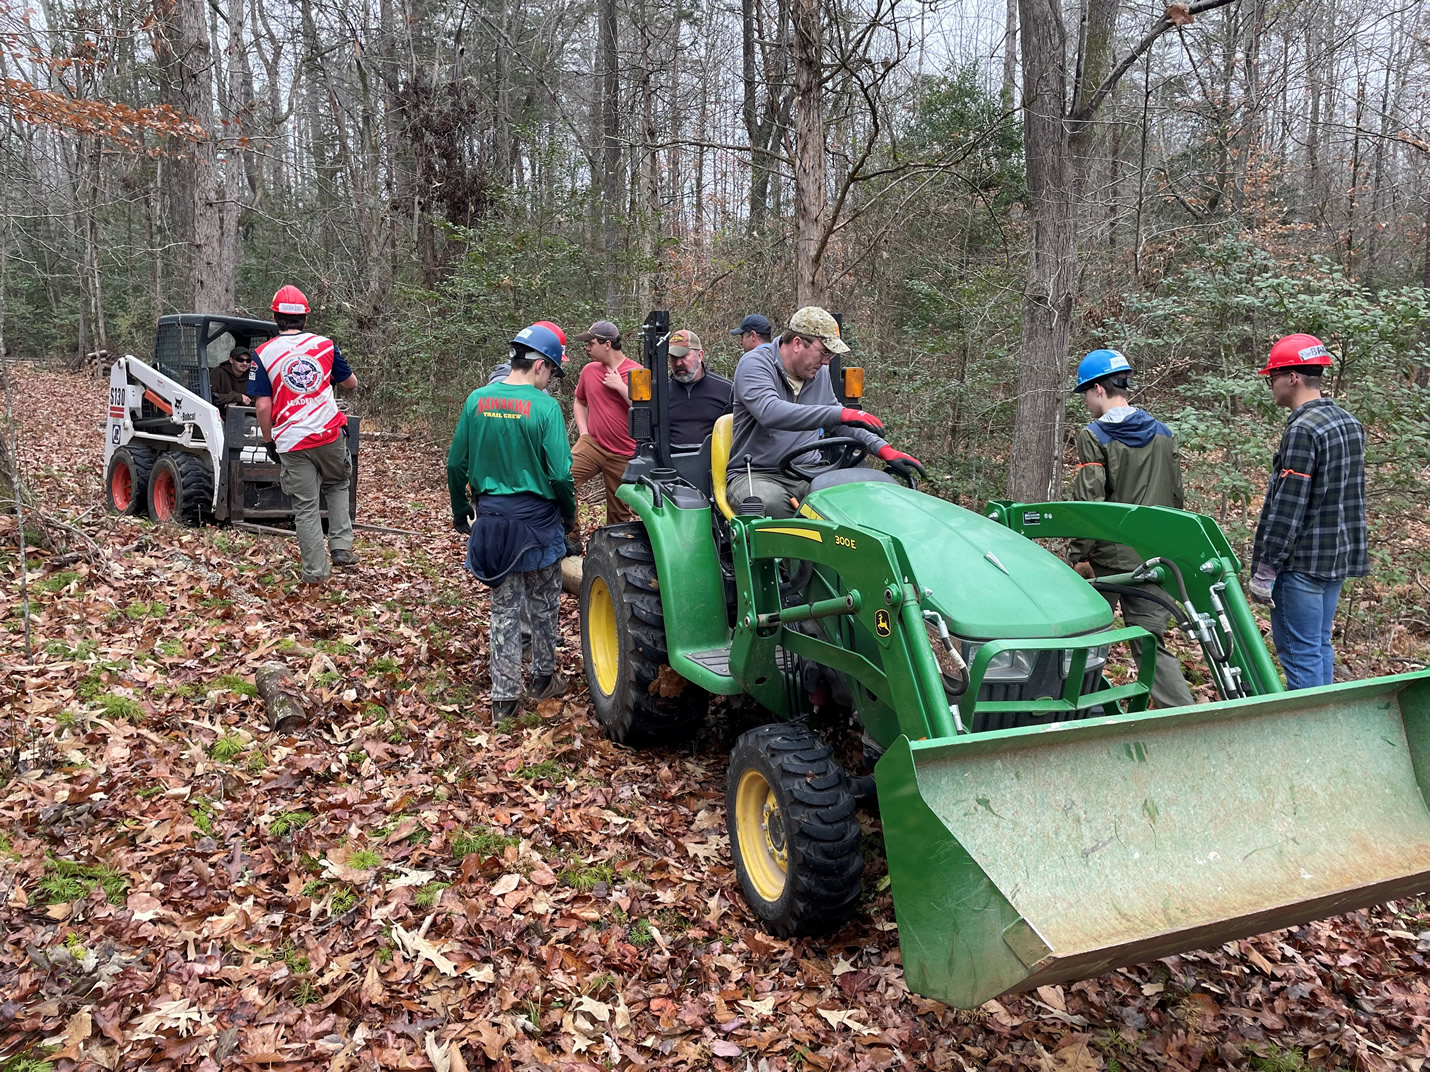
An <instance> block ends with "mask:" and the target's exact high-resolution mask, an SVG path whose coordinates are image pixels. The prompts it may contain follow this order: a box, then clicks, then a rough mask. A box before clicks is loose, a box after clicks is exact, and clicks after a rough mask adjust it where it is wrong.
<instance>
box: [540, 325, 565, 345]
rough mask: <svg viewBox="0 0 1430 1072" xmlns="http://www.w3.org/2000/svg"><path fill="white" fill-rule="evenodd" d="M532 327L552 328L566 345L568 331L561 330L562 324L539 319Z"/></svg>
mask: <svg viewBox="0 0 1430 1072" xmlns="http://www.w3.org/2000/svg"><path fill="white" fill-rule="evenodd" d="M532 327H539V328H550V329H551V330H552V331H553V332H554V333H555V335H556V337H557V338H558V339H560V340H561V345H562V346H565V345H566V332H564V331H562V330H561V325H560V324H554V323H552V322H551V321H550V320H538V321H537V322H536V323H535V324H533V325H532Z"/></svg>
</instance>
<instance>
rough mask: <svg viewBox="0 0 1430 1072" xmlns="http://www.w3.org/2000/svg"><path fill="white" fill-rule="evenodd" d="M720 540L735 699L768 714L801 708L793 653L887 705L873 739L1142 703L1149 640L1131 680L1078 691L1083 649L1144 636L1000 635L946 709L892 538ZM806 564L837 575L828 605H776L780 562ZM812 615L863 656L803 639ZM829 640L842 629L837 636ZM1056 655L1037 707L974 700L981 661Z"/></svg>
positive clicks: (924, 600)
mask: <svg viewBox="0 0 1430 1072" xmlns="http://www.w3.org/2000/svg"><path fill="white" fill-rule="evenodd" d="M731 544H732V550H733V559H734V570H735V580H736V590H737V600H738V605H737V608H736V613H735V629H734V636H733V640H732V644H731V651H730V673H731V674H732V675H733V676H734V677H735V679H736V680H737V681H738V682H739V683H740V685H741V686H742V688H743V689H744V691H745V692H748V693H749V694H750V695H751V696H754V697H755V698H756V699H757V700H759V701H760V702H761V703H763V704H764V705H765V706H766V707H768V708H769V709H770V710H772V711H774V712H776V713H781V714H782V715H783V716H784V717H785V718H793V717H794V716H795V715H796V714H797V713H798V711H799V710H800V698H799V697H798V695H796V694H795V690H796V689H797V683H796V682H794V681H792V680H791V676H792V675H789V674H788V673H786V672H785V668H784V666H783V665H782V659H783V655H782V653H788V654H790V655H796V656H801V657H803V658H805V659H808V660H810V661H811V662H814V663H818V664H820V665H821V666H827V667H829V668H831V669H833V670H836V671H838V672H840V673H842V674H844V675H846V676H847V677H849V678H851V679H852V680H854V681H855V682H857V683H858V685H859V686H860V688H861V689H862V690H863V693H861V696H860V699H859V700H858V701H857V702H858V704H859V706H860V708H861V712H863V711H864V708H865V704H869V705H870V706H876V707H879V708H882V709H884V710H892V711H893V713H894V715H895V717H896V718H897V733H890V732H887V731H886V730H885V728H884V727H883V726H882V725H880V724H879V721H880V720H878V719H876V718H867V717H866V720H865V721H866V725H867V726H868V727H869V729H870V732H871V733H872V734H873V735H874V737H875V738H876V740H879V742H880V744H884V745H887V744H888V743H890V741H891V740H892V738H893V737H894V736H896V735H897V734H902V735H903V736H905V737H908V738H909V739H911V740H923V739H928V738H946V737H954V736H957V735H959V734H961V733H965V732H967V729H968V727H971V726H972V725H973V724H974V720H975V717H976V716H977V714H979V713H980V712H996V711H1001V710H1004V709H1012V708H1017V709H1019V710H1025V711H1030V712H1036V713H1040V714H1048V715H1053V716H1062V717H1067V718H1076V717H1079V714H1080V713H1084V712H1087V711H1089V710H1091V709H1094V708H1102V707H1108V708H1109V709H1111V710H1118V709H1119V708H1118V707H1117V706H1115V705H1117V704H1119V703H1121V702H1125V703H1126V704H1127V709H1128V710H1132V711H1140V710H1142V709H1144V708H1145V707H1146V704H1147V699H1148V694H1149V691H1150V682H1151V680H1152V674H1153V663H1154V660H1155V657H1156V650H1155V645H1153V644H1151V643H1147V644H1143V645H1142V652H1143V656H1142V663H1141V667H1140V672H1139V675H1138V678H1137V680H1135V681H1133V682H1131V683H1129V684H1126V685H1122V686H1118V687H1117V688H1111V689H1099V690H1098V691H1096V692H1092V693H1088V694H1083V693H1082V692H1081V686H1082V682H1083V681H1084V674H1083V670H1084V667H1085V665H1086V662H1087V657H1088V653H1089V651H1091V650H1092V649H1094V648H1098V647H1101V646H1105V645H1111V644H1119V643H1123V642H1126V641H1131V640H1150V635H1149V634H1148V633H1147V632H1146V631H1145V630H1143V629H1139V628H1135V627H1133V628H1128V629H1118V630H1108V631H1098V632H1093V633H1084V634H1081V635H1078V636H1061V637H1053V638H1034V639H1021V638H1017V637H1013V638H1007V639H1004V640H999V641H995V642H992V643H987V644H984V645H983V647H982V649H981V650H980V651H979V653H978V655H977V657H976V658H975V659H974V660H973V665H972V666H971V667H970V669H969V678H968V682H967V685H966V687H965V689H964V692H963V696H962V698H961V699H960V700H959V702H958V705H957V706H956V707H955V706H954V705H952V704H950V699H949V696H948V694H947V692H946V691H945V687H944V682H943V677H942V676H941V674H940V670H939V666H938V662H937V660H936V657H935V655H934V650H933V647H932V641H931V640H930V636H929V629H928V626H927V625H926V615H934V616H938V615H940V614H941V610H940V608H939V607H938V604H937V593H935V592H932V591H930V590H928V589H925V588H921V587H920V585H919V583H918V579H917V578H916V576H915V575H914V570H913V568H912V566H911V565H910V563H909V558H908V555H907V554H906V553H905V551H904V548H903V545H902V544H901V543H900V541H899V540H898V539H897V538H895V537H893V536H890V535H888V534H886V533H881V532H877V531H874V530H871V529H866V528H857V527H853V526H846V525H841V524H837V523H835V522H831V521H813V520H807V519H806V518H803V517H801V518H795V519H793V520H789V521H784V520H772V519H764V518H760V519H756V518H749V519H746V518H741V517H736V518H735V519H734V521H733V522H732V524H731ZM782 561H783V562H798V561H805V562H811V563H814V564H815V565H816V566H818V567H822V568H823V570H824V571H825V572H826V575H832V576H837V577H838V579H839V590H838V591H837V592H831V593H830V594H829V595H828V597H827V598H824V599H817V600H814V601H812V602H809V603H803V604H797V605H794V606H789V605H787V602H786V601H784V600H782V597H781V592H780V577H779V568H780V567H779V563H780V562H782ZM822 618H847V619H850V620H851V621H853V622H855V623H857V625H858V626H859V627H860V629H859V631H860V633H861V634H863V635H864V636H865V637H869V638H873V646H872V648H869V649H868V654H865V653H864V652H863V651H860V650H855V649H854V648H853V647H852V646H851V645H849V644H848V643H835V642H832V641H831V640H826V639H824V638H822V637H820V636H815V635H811V634H810V633H809V632H806V631H803V630H801V629H799V628H798V626H799V625H800V624H802V623H805V622H810V621H815V620H819V619H822ZM835 635H836V636H841V634H839V633H836V634H835ZM1015 648H1016V649H1027V650H1059V651H1065V652H1068V653H1069V656H1070V660H1071V669H1070V672H1069V674H1068V675H1067V677H1066V682H1065V685H1064V686H1063V691H1062V694H1061V695H1060V696H1059V697H1048V698H1046V699H1040V700H1024V701H1017V702H1014V703H1004V702H998V701H991V700H980V699H978V696H979V692H980V687H981V685H982V683H983V679H984V675H985V673H986V672H987V670H988V667H989V665H990V663H991V661H992V660H993V659H994V658H995V657H996V656H997V655H999V654H1000V653H1001V652H1003V651H1005V650H1009V649H1015Z"/></svg>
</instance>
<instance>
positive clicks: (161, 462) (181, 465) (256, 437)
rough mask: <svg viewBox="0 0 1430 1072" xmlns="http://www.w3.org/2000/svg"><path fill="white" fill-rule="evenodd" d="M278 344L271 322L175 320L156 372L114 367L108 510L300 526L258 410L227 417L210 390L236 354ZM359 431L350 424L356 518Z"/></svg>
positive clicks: (132, 361) (107, 439) (143, 366)
mask: <svg viewBox="0 0 1430 1072" xmlns="http://www.w3.org/2000/svg"><path fill="white" fill-rule="evenodd" d="M277 334H278V328H277V326H276V325H274V324H272V323H270V322H269V321H266V320H249V319H245V318H243V317H236V316H218V315H214V314H210V313H177V314H174V315H171V316H162V317H160V318H159V325H158V328H157V330H156V332H155V335H154V356H153V360H152V362H145V361H141V360H140V359H139V358H137V357H134V356H133V355H132V354H126V355H125V356H124V357H121V358H120V359H119V360H118V361H116V362H115V363H114V367H113V368H112V369H110V372H109V410H108V419H107V421H106V423H105V436H104V487H105V494H106V497H107V499H108V503H109V508H110V509H111V510H113V511H115V512H116V513H121V514H143V513H146V512H147V513H148V515H149V518H150V519H151V520H153V521H156V522H158V521H179V522H182V523H184V524H186V525H197V524H199V523H200V522H202V521H206V520H210V519H212V520H216V521H259V520H264V521H266V520H275V519H284V518H291V517H292V516H293V506H292V504H291V503H290V502H289V500H288V496H287V495H285V494H283V490H282V489H281V488H280V487H279V486H278V478H279V470H278V466H277V464H275V463H274V462H273V461H272V460H271V459H270V458H269V456H268V453H267V451H266V450H265V449H264V445H263V435H262V433H261V432H260V431H259V430H258V420H257V418H256V417H255V415H254V411H253V407H252V406H237V405H234V406H229V407H228V409H227V411H225V412H223V413H220V412H219V409H218V407H217V406H215V405H213V403H212V401H211V399H212V398H213V395H212V392H211V390H210V386H209V370H210V369H215V368H218V367H219V366H220V365H222V364H223V363H224V362H225V361H227V360H228V355H229V354H230V353H231V352H232V351H233V350H234V348H235V347H238V346H246V347H248V348H249V349H257V347H258V346H260V345H261V344H262V343H263V342H265V341H266V340H268V339H270V338H272V337H273V336H275V335H277ZM360 424H361V420H360V418H358V417H356V416H353V415H349V417H348V440H347V442H348V451H349V453H350V454H351V456H352V477H351V480H352V483H351V486H350V487H351V490H350V493H349V502H350V503H351V506H350V512H351V513H352V516H353V517H356V516H357V479H358V432H359V428H360ZM324 514H325V516H326V510H325V511H324Z"/></svg>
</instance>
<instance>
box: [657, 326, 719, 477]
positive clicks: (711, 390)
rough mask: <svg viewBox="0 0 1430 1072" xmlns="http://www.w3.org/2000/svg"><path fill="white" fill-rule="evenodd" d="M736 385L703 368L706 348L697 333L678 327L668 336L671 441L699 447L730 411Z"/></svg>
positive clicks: (676, 444)
mask: <svg viewBox="0 0 1430 1072" xmlns="http://www.w3.org/2000/svg"><path fill="white" fill-rule="evenodd" d="M734 393H735V385H734V384H733V383H731V382H730V381H729V380H727V379H725V377H724V376H717V375H716V374H715V373H713V372H711V371H710V370H708V369H707V368H706V367H705V348H704V347H703V346H702V345H701V344H700V336H699V335H697V334H695V332H693V331H691V330H690V329H689V328H681V329H680V330H679V331H676V332H672V333H671V336H670V382H669V384H668V397H669V399H670V444H671V446H672V447H675V448H677V449H679V448H682V447H694V448H697V449H698V448H699V446H700V444H702V443H704V442H705V437H706V436H708V435H709V434H710V430H711V429H712V428H714V427H715V422H716V421H717V420H719V419H720V417H721V416H723V415H724V414H726V413H729V412H730V409H731V406H732V404H733V398H734Z"/></svg>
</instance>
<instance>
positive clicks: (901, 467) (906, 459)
mask: <svg viewBox="0 0 1430 1072" xmlns="http://www.w3.org/2000/svg"><path fill="white" fill-rule="evenodd" d="M879 460H880V461H881V462H884V463H885V464H886V465H888V467H889V468H890V469H892V470H893V471H894V472H896V473H898V474H899V475H900V476H901V477H903V478H904V479H905V480H907V479H908V478H909V476H910V475H911V474H912V472H913V470H915V469H917V470H918V471H919V476H923V475H924V463H923V462H921V461H919V460H918V459H917V458H915V457H914V456H913V455H912V454H905V453H904V452H903V451H901V450H895V449H894V448H893V447H891V446H889V445H888V444H887V443H885V444H884V445H883V446H882V447H880V448H879Z"/></svg>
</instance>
